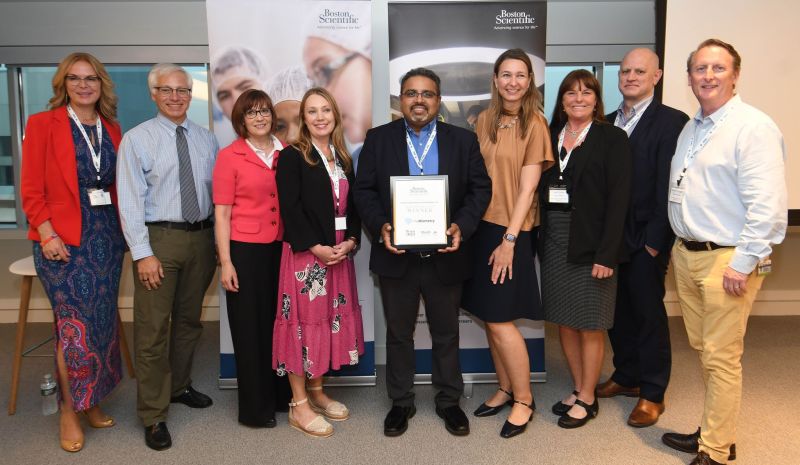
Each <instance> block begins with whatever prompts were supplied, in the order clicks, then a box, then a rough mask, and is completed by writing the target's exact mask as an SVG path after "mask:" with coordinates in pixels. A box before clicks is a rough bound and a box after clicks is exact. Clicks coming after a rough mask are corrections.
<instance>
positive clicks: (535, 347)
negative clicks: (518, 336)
mask: <svg viewBox="0 0 800 465" xmlns="http://www.w3.org/2000/svg"><path fill="white" fill-rule="evenodd" d="M546 18H547V3H546V2H544V1H542V2H508V3H495V2H491V3H489V2H485V3H483V2H481V3H478V2H475V3H473V2H469V3H449V2H447V3H445V2H443V3H412V2H403V3H390V4H389V79H390V84H389V91H390V96H389V98H390V106H391V118H392V120H394V119H398V118H402V113H401V110H400V98H399V96H400V79H401V77H402V76H403V74H405V73H406V72H407V71H409V70H410V69H413V68H417V67H425V68H429V69H431V70H432V71H434V72H435V73H436V74H437V75H438V76H439V77H440V78H441V105H440V108H439V116H438V117H439V120H440V121H444V122H446V123H450V124H453V125H456V126H461V127H464V128H469V129H471V130H474V129H475V122H476V121H477V119H478V114H480V112H481V111H483V110H485V109H487V108H488V106H489V102H490V100H491V93H490V92H491V80H492V76H493V66H494V62H495V60H496V59H497V57H498V56H499V55H500V54H501V53H503V52H504V51H505V50H507V49H510V48H521V49H523V50H524V51H525V52H526V53H527V54H528V56H529V57H530V59H531V62H532V64H533V71H534V78H535V85H536V86H537V87H538V88H539V90H540V91H541V90H543V86H544V68H545V45H546ZM449 25H458V27H449ZM537 268H538V261H537ZM537 275H538V272H537ZM423 305H424V304H421V305H420V310H419V314H418V319H417V328H416V331H415V333H414V337H415V346H416V349H417V350H416V367H417V373H418V378H417V379H418V381H419V382H426V381H427V379H428V378H429V376H425V375H423V376H419V374H420V373H423V374H424V373H428V374H429V373H431V368H432V367H431V350H430V349H431V339H430V333H429V331H428V328H427V323H426V321H425V312H424V306H423ZM459 322H460V328H459V329H460V347H461V351H460V358H461V368H462V371H463V373H464V380H465V381H468V382H469V381H472V382H492V381H494V379H495V374H494V373H495V369H494V365H493V363H492V358H491V354H490V352H489V348H488V345H487V340H486V334H485V331H484V329H483V326H482V325H483V323H481V322H480V321H479V320H477V319H475V318H474V317H473V316H472V315H470V314H469V313H467V312H465V311H464V310H462V311H461V315H460V318H459ZM516 323H517V325H518V327H519V328H520V331H521V332H522V335H523V337H524V338H525V342H526V344H527V346H528V351H529V353H530V365H531V372H532V379H533V380H534V381H544V379H545V366H544V323H543V322H542V321H531V320H517V322H516Z"/></svg>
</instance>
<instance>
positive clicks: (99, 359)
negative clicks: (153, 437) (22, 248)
mask: <svg viewBox="0 0 800 465" xmlns="http://www.w3.org/2000/svg"><path fill="white" fill-rule="evenodd" d="M48 107H49V109H50V110H49V111H45V112H42V113H38V114H35V115H33V116H31V117H30V118H29V119H28V124H27V126H26V128H25V138H24V140H23V143H22V182H21V194H22V209H23V210H24V211H25V215H26V216H27V217H28V223H29V224H30V231H29V233H28V237H29V238H30V239H31V240H32V241H34V242H33V259H34V264H35V266H36V272H37V274H38V275H39V279H40V280H41V282H42V285H43V287H44V289H45V292H46V293H47V296H48V297H49V298H50V303H51V305H52V307H53V312H54V313H55V331H56V335H55V336H56V368H57V372H58V381H59V384H60V389H61V391H60V392H61V418H60V440H61V447H62V448H63V449H64V450H66V451H69V452H77V451H79V450H81V448H82V447H83V439H84V438H83V430H82V429H81V424H80V421H79V418H78V416H77V412H84V413H85V414H86V419H87V420H88V422H89V424H90V425H91V426H92V427H95V428H106V427H110V426H113V425H114V419H113V418H111V417H109V416H107V415H105V414H104V413H103V412H102V411H101V410H100V407H99V402H100V401H101V400H102V399H103V398H104V397H105V396H106V395H108V394H109V393H110V392H111V391H112V390H113V388H114V387H115V386H116V385H117V384H118V383H119V380H120V378H121V363H120V353H119V339H118V334H119V333H118V326H117V295H118V291H119V278H120V272H121V269H122V257H123V254H124V250H125V241H124V239H123V236H122V230H121V229H120V224H119V216H118V215H117V209H116V207H115V206H114V204H113V203H112V194H113V187H114V179H115V171H116V158H117V156H116V149H117V146H118V145H119V141H120V128H119V125H118V123H117V121H116V115H117V97H116V96H115V94H114V85H113V83H112V82H111V78H110V76H109V75H108V73H107V72H106V70H105V67H104V66H103V64H102V63H100V62H99V61H98V60H97V59H96V58H95V57H93V56H92V55H89V54H88V53H73V54H70V55H69V56H67V57H66V58H65V59H64V60H63V61H62V62H61V63H60V64H59V65H58V69H57V70H56V73H55V75H54V76H53V97H52V98H51V99H50V102H49V105H48Z"/></svg>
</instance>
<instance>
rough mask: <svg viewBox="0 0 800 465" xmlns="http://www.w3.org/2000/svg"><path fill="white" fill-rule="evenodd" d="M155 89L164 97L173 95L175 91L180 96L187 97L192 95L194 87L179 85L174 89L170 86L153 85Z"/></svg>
mask: <svg viewBox="0 0 800 465" xmlns="http://www.w3.org/2000/svg"><path fill="white" fill-rule="evenodd" d="M153 89H155V90H156V91H158V95H160V96H162V97H171V96H172V94H173V93H177V94H178V97H180V98H186V97H188V96H190V95H192V89H189V88H187V87H178V88H177V89H174V88H172V87H169V86H160V87H153Z"/></svg>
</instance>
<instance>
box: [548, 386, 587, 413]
mask: <svg viewBox="0 0 800 465" xmlns="http://www.w3.org/2000/svg"><path fill="white" fill-rule="evenodd" d="M578 394H580V392H578V391H572V395H574V396H575V397H578ZM571 408H572V406H571V405H568V404H565V403H564V402H561V401H560V400H559V401H558V402H556V403H555V404H553V408H552V410H553V413H554V414H556V415H558V416H559V417H560V416H563V415H566V414H567V412H569V409H571Z"/></svg>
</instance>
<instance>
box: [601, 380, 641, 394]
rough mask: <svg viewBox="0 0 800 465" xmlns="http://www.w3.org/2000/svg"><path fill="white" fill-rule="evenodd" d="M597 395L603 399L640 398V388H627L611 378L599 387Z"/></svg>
mask: <svg viewBox="0 0 800 465" xmlns="http://www.w3.org/2000/svg"><path fill="white" fill-rule="evenodd" d="M595 395H596V396H597V397H601V398H604V399H605V398H607V397H615V396H625V397H639V388H638V387H627V386H623V385H621V384H617V383H615V382H614V380H613V379H611V378H609V379H608V381H606V382H605V383H600V384H598V385H597V389H596V390H595Z"/></svg>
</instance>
